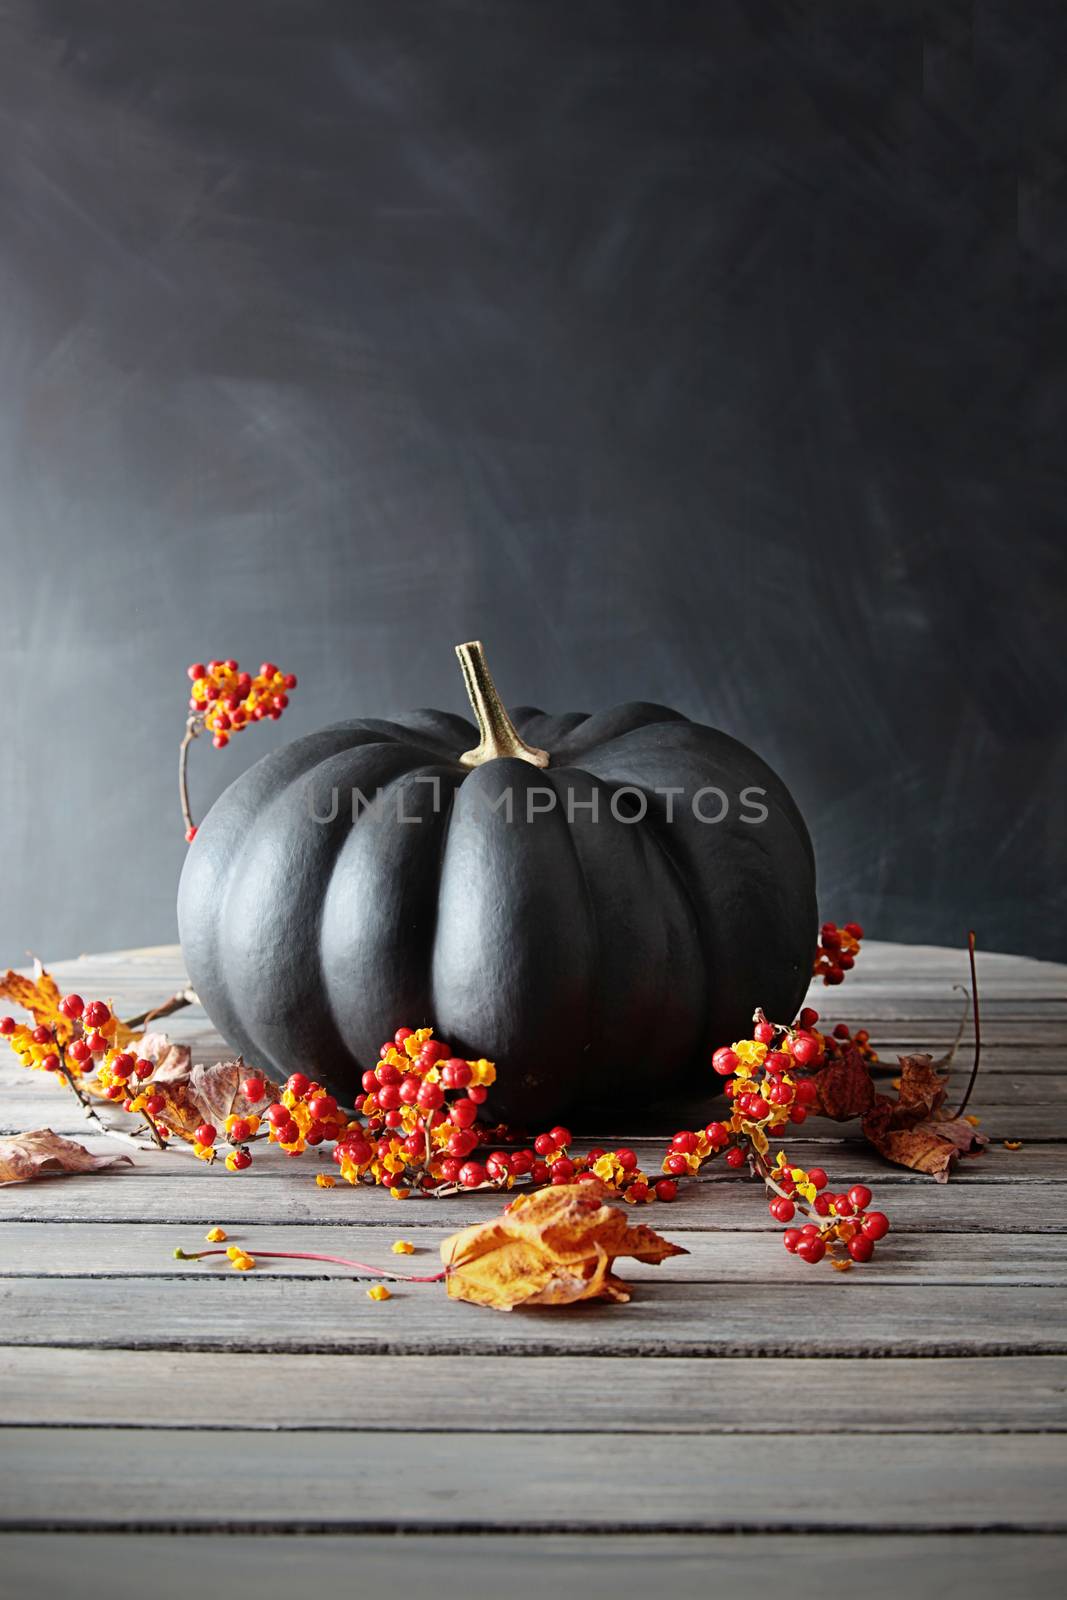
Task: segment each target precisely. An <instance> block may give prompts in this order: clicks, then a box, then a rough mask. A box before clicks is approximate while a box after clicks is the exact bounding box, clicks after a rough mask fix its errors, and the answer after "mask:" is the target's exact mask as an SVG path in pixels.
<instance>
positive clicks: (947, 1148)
mask: <svg viewBox="0 0 1067 1600" xmlns="http://www.w3.org/2000/svg"><path fill="white" fill-rule="evenodd" d="M947 1088H948V1073H947V1072H939V1071H938V1069H937V1066H936V1064H935V1063H934V1061H933V1059H932V1058H931V1057H930V1056H928V1055H915V1056H901V1057H900V1078H899V1088H898V1090H897V1098H896V1100H891V1099H890V1098H889V1096H888V1095H881V1094H880V1095H878V1096H877V1097H876V1099H875V1103H874V1105H873V1106H872V1107H871V1109H870V1110H869V1111H868V1112H867V1114H866V1116H865V1117H864V1119H863V1131H864V1134H865V1135H866V1137H867V1139H868V1140H869V1141H870V1143H871V1144H872V1145H873V1146H874V1148H875V1149H876V1150H877V1151H878V1152H879V1153H880V1154H881V1155H883V1156H885V1158H886V1160H887V1161H893V1162H895V1163H896V1165H897V1166H900V1167H908V1168H909V1169H910V1170H911V1171H912V1172H928V1173H929V1174H930V1175H931V1177H933V1178H936V1180H937V1181H938V1183H947V1182H948V1175H949V1171H950V1169H951V1167H952V1164H953V1163H954V1162H955V1161H956V1160H957V1159H958V1157H960V1156H967V1155H976V1154H978V1153H979V1152H980V1151H981V1150H982V1148H983V1147H984V1146H985V1145H986V1144H987V1143H988V1142H989V1141H988V1140H987V1138H986V1136H985V1134H984V1133H979V1132H978V1130H977V1128H976V1127H975V1126H974V1124H973V1123H971V1122H968V1121H967V1119H966V1118H965V1117H948V1116H945V1114H944V1104H945V1094H946V1092H947Z"/></svg>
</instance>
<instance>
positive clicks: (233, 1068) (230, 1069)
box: [185, 1056, 278, 1127]
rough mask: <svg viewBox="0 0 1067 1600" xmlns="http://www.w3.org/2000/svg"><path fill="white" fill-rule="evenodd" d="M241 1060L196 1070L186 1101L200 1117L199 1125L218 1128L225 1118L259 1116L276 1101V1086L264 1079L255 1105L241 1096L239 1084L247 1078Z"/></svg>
mask: <svg viewBox="0 0 1067 1600" xmlns="http://www.w3.org/2000/svg"><path fill="white" fill-rule="evenodd" d="M249 1075H250V1074H249V1071H248V1068H247V1067H246V1066H245V1064H244V1062H243V1061H242V1059H241V1057H240V1056H238V1057H237V1060H236V1061H217V1062H215V1064H214V1065H213V1066H210V1067H203V1066H196V1067H194V1068H193V1070H192V1072H191V1073H190V1075H189V1082H188V1084H187V1085H186V1090H185V1093H186V1097H187V1099H188V1100H189V1101H190V1102H191V1103H192V1104H193V1105H195V1106H197V1107H198V1108H199V1110H200V1111H201V1112H202V1113H203V1116H202V1118H201V1120H202V1121H207V1122H213V1123H217V1124H218V1125H219V1126H220V1127H221V1126H222V1124H223V1123H224V1122H225V1121H226V1118H227V1117H247V1116H250V1115H253V1114H254V1115H257V1116H262V1115H263V1112H264V1110H265V1108H266V1107H267V1106H268V1105H270V1104H271V1102H272V1101H274V1100H277V1098H278V1089H277V1085H276V1084H273V1083H271V1082H270V1080H269V1079H268V1078H264V1079H263V1087H264V1091H265V1093H264V1095H263V1098H262V1099H261V1100H257V1101H256V1102H255V1103H254V1104H253V1102H252V1101H251V1100H249V1098H248V1096H247V1095H244V1094H242V1093H241V1084H242V1082H243V1081H244V1079H245V1078H247V1077H248V1076H249Z"/></svg>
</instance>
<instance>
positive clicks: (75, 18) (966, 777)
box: [0, 0, 1067, 961]
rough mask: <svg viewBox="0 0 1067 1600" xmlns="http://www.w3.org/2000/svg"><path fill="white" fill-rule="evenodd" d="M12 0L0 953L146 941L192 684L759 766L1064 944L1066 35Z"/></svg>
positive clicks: (0, 438) (942, 925) (839, 16)
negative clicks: (760, 762) (652, 713)
mask: <svg viewBox="0 0 1067 1600" xmlns="http://www.w3.org/2000/svg"><path fill="white" fill-rule="evenodd" d="M930 9H931V10H932V11H933V13H934V16H933V18H931V17H930V16H928V15H927V14H926V12H927V8H919V7H914V6H911V5H908V4H903V3H885V4H872V3H864V4H856V5H834V4H828V3H826V4H807V5H806V4H802V3H794V4H779V5H765V4H759V3H747V0H746V3H744V4H742V3H740V0H738V3H736V4H712V3H708V4H704V5H689V4H682V3H673V4H667V3H663V0H660V3H657V4H653V3H647V4H646V3H630V4H626V3H619V0H615V3H611V4H609V3H604V4H593V3H583V0H572V3H566V4H565V3H562V0H559V3H548V0H522V3H520V0H484V3H477V0H466V3H460V0H376V3H363V0H344V3H343V0H333V3H316V0H309V3H306V4H299V3H295V0H293V3H287V4H278V3H272V0H226V3H224V4H223V3H220V0H210V3H204V0H181V3H180V4H173V3H162V0H159V3H157V0H94V3H93V4H92V5H88V6H87V5H86V4H85V3H84V0H36V3H29V0H24V3H13V0H0V140H2V144H0V539H2V563H0V581H2V583H3V618H2V628H0V674H2V679H0V681H2V688H0V718H2V724H3V726H2V738H0V772H2V797H3V808H4V814H3V823H2V831H0V885H2V889H0V894H2V899H0V960H10V961H14V960H16V959H18V958H21V957H22V955H23V952H24V951H25V950H26V949H27V948H30V949H33V950H35V951H37V952H39V953H40V954H41V955H43V956H45V957H48V958H53V959H54V958H58V957H61V956H67V955H70V954H73V953H75V952H77V951H80V950H83V949H89V948H96V949H106V948H109V947H113V946H117V945H132V944H139V943H148V942H155V941H166V940H171V939H173V938H174V937H175V921H174V909H173V908H174V889H175V883H176V879H177V874H178V870H179V867H180V863H181V858H182V853H183V851H184V848H185V846H184V843H183V840H182V833H181V827H180V822H179V817H178V812H177V801H176V794H175V781H174V762H175V752H176V748H177V742H178V738H179V735H180V732H181V726H182V721H183V716H184V701H185V694H186V688H187V685H186V682H185V678H184V669H185V666H186V664H187V663H188V662H189V661H190V660H192V659H194V658H196V657H208V656H211V655H213V654H220V655H226V654H234V655H236V656H238V657H239V658H240V659H241V661H242V663H247V664H249V665H256V664H258V662H259V660H260V659H261V658H262V656H263V655H265V654H266V655H269V656H271V657H273V658H274V659H276V660H277V661H279V662H280V663H281V664H282V665H283V666H284V667H286V668H288V669H291V670H294V671H296V672H297V673H299V675H300V679H301V687H300V689H299V690H298V692H297V695H296V696H295V697H294V702H293V706H292V708H291V710H290V711H289V712H288V713H287V715H286V717H285V718H284V719H283V721H282V722H281V723H280V724H278V725H277V726H276V727H270V728H268V729H267V730H264V729H262V728H257V729H255V730H253V731H252V732H250V733H249V734H247V735H245V736H244V737H242V738H241V739H240V740H238V741H236V742H235V744H234V745H233V746H231V748H230V749H229V750H227V751H226V752H224V753H221V754H218V753H216V752H214V751H212V750H210V749H209V748H205V747H203V746H200V747H198V748H197V749H196V750H195V751H194V761H193V772H192V785H193V793H194V805H195V807H196V808H197V810H198V811H202V810H203V809H204V808H205V807H206V805H207V803H208V801H209V800H210V799H211V797H212V796H213V795H214V794H215V793H217V792H218V790H219V789H220V788H221V787H222V786H223V785H224V784H225V783H227V782H228V781H229V780H230V779H231V778H232V777H233V776H235V775H236V774H237V772H238V771H239V770H241V769H242V768H243V766H245V765H246V764H247V763H249V762H251V761H252V760H254V759H255V758H256V757H257V756H259V755H261V754H263V753H265V751H266V750H267V749H268V748H269V747H270V746H271V744H272V743H273V742H277V741H281V740H284V739H286V738H292V737H295V736H296V735H298V734H301V733H303V732H306V731H309V730H310V729H312V728H313V727H315V726H316V725H318V724H320V723H322V722H326V721H331V720H337V719H339V718H342V717H345V716H347V715H350V714H359V713H368V714H377V715H382V714H386V713H388V712H390V711H396V710H400V709H403V708H405V707H409V706H413V705H425V704H437V705H441V706H444V707H448V708H452V709H459V708H460V707H461V704H462V689H461V685H460V681H459V676H458V673H457V672H456V670H455V665H454V660H453V657H452V645H453V643H454V642H456V641H458V640H462V639H466V638H470V637H481V638H482V639H484V640H485V642H486V644H487V646H488V648H489V650H490V655H491V660H492V663H493V665H494V667H495V669H496V673H497V677H498V681H499V683H500V686H501V689H502V691H503V693H504V694H505V696H506V697H507V698H511V699H513V700H525V701H534V702H536V703H540V704H542V705H544V706H545V707H547V708H553V709H564V708H572V707H573V708H583V709H593V708H597V707H600V706H602V705H604V704H607V703H610V702H612V701H613V700H617V699H624V698H647V699H661V700H665V701H667V702H670V703H672V704H674V705H677V706H678V707H679V708H681V709H682V710H684V711H686V712H688V713H689V714H691V715H693V716H695V717H699V718H702V719H706V720H708V721H711V722H714V723H717V724H719V725H721V726H723V727H725V728H727V729H729V730H730V731H731V732H733V733H735V734H736V735H738V736H739V737H741V738H742V739H744V740H746V741H748V742H750V743H751V744H753V745H754V746H755V747H756V748H757V749H759V750H760V751H761V753H763V754H764V755H765V756H766V757H767V758H768V759H769V760H770V761H771V762H772V763H773V764H774V765H775V766H777V767H778V768H779V770H780V771H781V772H782V774H783V775H784V776H785V777H786V779H787V781H788V782H789V783H790V784H791V786H792V787H793V789H794V792H795V793H796V795H797V797H798V799H799V801H800V803H801V805H802V807H803V809H804V810H805V812H806V814H807V817H808V821H809V823H810V826H811V829H812V833H813V835H814V838H815V842H816V848H817V851H818V856H819V865H820V874H821V900H822V907H823V911H824V914H826V915H829V916H833V917H836V918H838V919H840V920H844V919H846V918H850V917H857V918H859V919H860V920H862V921H863V922H864V923H865V924H866V925H867V928H868V930H869V931H870V932H872V933H874V934H877V935H879V936H882V937H887V938H895V939H905V940H920V941H927V940H930V941H940V942H959V941H961V940H962V938H963V936H964V931H965V929H966V927H967V926H968V925H969V924H971V923H973V924H974V925H975V926H976V928H977V929H978V933H979V938H980V940H981V941H982V943H983V944H984V945H985V946H986V947H999V948H1002V949H1012V950H1022V951H1026V952H1029V953H1031V954H1035V955H1045V956H1057V955H1058V956H1061V957H1063V956H1067V932H1065V929H1064V926H1063V919H1062V911H1063V901H1064V866H1065V854H1067V845H1065V829H1064V825H1063V824H1064V816H1063V801H1062V796H1063V788H1064V781H1065V778H1067V772H1065V743H1067V742H1065V737H1064V721H1065V717H1064V706H1065V696H1064V687H1065V685H1064V678H1065V653H1064V648H1063V625H1064V605H1063V600H1064V592H1065V586H1064V569H1063V555H1062V546H1063V535H1062V515H1061V511H1062V503H1063V479H1064V453H1063V430H1062V426H1061V423H1062V417H1063V414H1064V401H1065V377H1064V366H1063V364H1062V362H1061V361H1060V359H1059V354H1058V352H1057V348H1056V345H1057V338H1059V337H1062V333H1063V322H1064V302H1063V296H1062V281H1063V272H1064V270H1065V268H1067V229H1065V227H1064V209H1063V198H1064V183H1065V180H1064V177H1063V173H1064V170H1065V164H1064V162H1063V159H1062V154H1061V152H1062V148H1063V146H1062V137H1061V136H1062V133H1063V124H1064V121H1065V112H1064V96H1063V94H1062V84H1063V76H1064V72H1063V69H1064V59H1065V58H1064V52H1063V50H1062V48H1061V46H1062V40H1061V39H1060V38H1058V37H1057V35H1056V32H1055V31H1054V28H1053V22H1052V19H1054V18H1055V16H1056V12H1057V8H1056V7H1054V6H1049V7H1047V8H1046V7H1040V6H1028V5H1025V4H1024V5H1019V4H1007V3H1005V4H1002V5H999V6H993V7H988V6H981V7H978V6H976V7H973V8H972V7H958V6H952V5H944V6H940V7H933V8H930Z"/></svg>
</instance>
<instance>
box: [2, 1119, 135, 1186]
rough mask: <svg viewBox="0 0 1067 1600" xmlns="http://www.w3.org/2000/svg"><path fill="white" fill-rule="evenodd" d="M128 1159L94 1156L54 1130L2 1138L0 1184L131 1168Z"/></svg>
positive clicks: (35, 1130)
mask: <svg viewBox="0 0 1067 1600" xmlns="http://www.w3.org/2000/svg"><path fill="white" fill-rule="evenodd" d="M132 1165H133V1162H132V1161H131V1160H130V1158H129V1156H120V1155H116V1156H94V1155H93V1154H91V1152H90V1151H88V1150H86V1148H85V1146H84V1145H80V1144H75V1143H74V1141H73V1139H64V1138H62V1137H61V1136H60V1135H59V1134H58V1133H53V1132H52V1130H51V1128H35V1129H34V1130H33V1131H32V1133H16V1134H15V1135H14V1137H13V1138H10V1139H0V1183H27V1182H29V1180H30V1179H31V1178H56V1177H62V1176H64V1175H65V1174H67V1173H71V1172H99V1171H101V1170H102V1169H103V1168H105V1167H118V1166H127V1167H132Z"/></svg>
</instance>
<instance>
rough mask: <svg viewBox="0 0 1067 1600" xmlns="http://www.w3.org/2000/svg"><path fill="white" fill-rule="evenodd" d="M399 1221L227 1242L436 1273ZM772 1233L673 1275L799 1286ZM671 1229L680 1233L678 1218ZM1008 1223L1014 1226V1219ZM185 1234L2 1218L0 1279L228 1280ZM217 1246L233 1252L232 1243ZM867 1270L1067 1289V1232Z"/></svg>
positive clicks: (268, 1267) (429, 1256)
mask: <svg viewBox="0 0 1067 1600" xmlns="http://www.w3.org/2000/svg"><path fill="white" fill-rule="evenodd" d="M425 1214H426V1211H425V1208H420V1215H421V1217H422V1219H423V1220H420V1221H418V1222H415V1223H405V1224H404V1225H403V1226H401V1224H400V1223H399V1222H398V1225H397V1229H396V1232H395V1233H394V1232H393V1231H392V1230H389V1229H386V1228H384V1227H367V1226H365V1225H363V1224H360V1223H331V1224H323V1225H322V1226H321V1228H319V1229H317V1230H316V1234H315V1237H314V1238H313V1239H311V1238H309V1237H308V1230H307V1228H306V1227H291V1226H289V1225H288V1224H285V1223H273V1224H272V1223H263V1224H262V1225H252V1226H246V1227H241V1228H234V1229H231V1230H230V1232H229V1236H228V1239H227V1244H233V1243H239V1244H240V1245H241V1246H242V1247H243V1248H244V1249H246V1250H248V1251H250V1252H251V1254H252V1255H253V1256H255V1257H256V1261H257V1266H256V1271H257V1273H258V1275H259V1276H260V1277H268V1276H274V1277H282V1278H291V1277H305V1278H310V1277H314V1278H323V1277H333V1278H339V1277H347V1278H359V1279H364V1278H370V1277H372V1276H373V1274H371V1273H369V1272H366V1271H361V1270H356V1269H352V1268H348V1267H342V1266H339V1265H337V1264H336V1263H331V1262H322V1261H276V1260H272V1259H270V1258H269V1257H267V1256H260V1254H259V1252H260V1251H263V1250H303V1251H306V1250H313V1251H321V1252H325V1253H327V1254H330V1255H341V1256H345V1257H346V1258H347V1259H349V1260H352V1259H355V1260H359V1261H364V1262H368V1263H369V1264H370V1265H372V1266H379V1267H384V1268H386V1269H387V1270H390V1271H397V1272H414V1273H424V1272H436V1271H437V1270H438V1269H439V1267H440V1259H439V1255H438V1246H439V1244H440V1241H441V1239H442V1238H443V1237H444V1230H443V1229H442V1228H439V1227H436V1226H432V1225H430V1224H429V1223H428V1222H427V1221H426V1220H425ZM762 1220H763V1223H764V1231H762V1232H749V1233H734V1232H724V1231H719V1230H715V1231H695V1230H694V1231H687V1232H685V1233H684V1234H679V1235H678V1237H679V1242H682V1241H683V1240H684V1244H685V1248H686V1250H687V1251H689V1254H688V1255H685V1256H678V1257H676V1258H675V1259H673V1260H672V1262H671V1267H670V1276H671V1279H672V1281H678V1282H687V1283H689V1282H691V1283H731V1282H732V1283H741V1282H746V1283H778V1284H781V1285H783V1287H786V1286H788V1287H791V1286H792V1285H794V1284H795V1283H796V1282H797V1280H798V1274H799V1272H800V1271H801V1270H802V1266H801V1263H799V1262H797V1261H795V1260H793V1259H792V1258H791V1257H790V1256H789V1255H788V1254H787V1252H786V1250H785V1249H784V1248H783V1245H782V1229H781V1228H780V1227H779V1226H777V1225H776V1224H772V1223H771V1222H770V1219H769V1218H768V1217H767V1216H766V1215H765V1214H764V1216H763V1219H762ZM661 1226H662V1227H663V1228H664V1230H665V1231H666V1232H667V1233H668V1234H669V1233H670V1232H671V1229H670V1223H669V1220H667V1218H666V1217H664V1219H663V1220H662V1223H661ZM1004 1227H1005V1229H1006V1230H1007V1231H1008V1232H1013V1230H1012V1227H1011V1219H1010V1217H1006V1218H1005V1223H1004ZM394 1237H403V1238H404V1239H406V1240H408V1241H409V1242H410V1243H412V1244H414V1245H415V1246H416V1253H415V1254H414V1255H411V1256H400V1257H398V1256H395V1255H393V1254H392V1253H391V1250H390V1245H391V1243H392V1240H393V1238H394ZM175 1238H176V1234H175V1229H174V1226H173V1224H171V1223H142V1222H121V1223H96V1222H86V1223H49V1222H22V1223H20V1222H15V1223H10V1222H4V1223H0V1277H3V1278H12V1277H22V1278H42V1277H66V1278H85V1277H154V1278H160V1277H169V1278H181V1279H183V1280H185V1281H188V1280H189V1276H190V1271H191V1270H192V1271H195V1272H196V1273H197V1274H199V1275H203V1276H210V1275H212V1274H215V1275H218V1274H220V1273H221V1274H223V1275H225V1274H226V1273H228V1272H229V1271H230V1270H231V1268H230V1265H229V1262H228V1261H227V1259H226V1257H225V1255H220V1256H213V1257H209V1258H208V1259H206V1260H204V1261H201V1262H199V1263H196V1264H194V1265H193V1266H192V1267H191V1265H190V1263H189V1262H183V1261H176V1260H175V1259H174V1247H175ZM183 1248H184V1249H186V1250H188V1251H195V1250H203V1249H210V1248H212V1246H211V1245H209V1244H208V1243H207V1242H206V1241H205V1239H204V1237H203V1233H202V1230H197V1231H196V1232H193V1231H192V1230H189V1231H188V1232H187V1233H186V1234H185V1235H184V1238H183ZM214 1248H222V1249H225V1248H226V1246H225V1245H223V1246H215V1247H214ZM623 1272H624V1276H627V1275H628V1276H629V1277H631V1278H632V1279H633V1280H634V1281H640V1280H643V1279H651V1280H652V1281H654V1282H658V1281H659V1279H660V1277H661V1276H662V1269H661V1268H659V1267H654V1266H649V1265H647V1264H644V1263H642V1262H639V1261H635V1262H634V1263H633V1264H632V1266H630V1264H629V1263H627V1264H626V1266H625V1268H624V1269H623ZM864 1276H865V1277H866V1278H867V1279H868V1280H869V1281H870V1283H871V1284H879V1285H890V1284H919V1283H940V1284H953V1283H955V1284H972V1285H977V1284H982V1283H992V1284H1006V1283H1030V1284H1045V1285H1048V1286H1053V1287H1054V1286H1056V1285H1067V1233H1060V1234H1050V1233H1046V1234H1042V1235H1040V1236H1037V1235H1034V1234H1030V1235H1026V1236H1023V1237H1018V1238H1015V1237H1013V1238H1012V1242H1011V1243H1010V1244H1006V1243H1005V1236H1004V1232H1003V1231H1002V1232H1000V1233H975V1232H973V1231H972V1232H969V1233H966V1234H941V1233H929V1234H923V1233H912V1234H903V1233H901V1234H891V1235H890V1236H889V1238H888V1239H886V1241H885V1242H884V1243H883V1244H882V1245H881V1246H880V1247H879V1250H878V1256H877V1265H872V1266H871V1267H870V1268H869V1269H867V1270H866V1271H865V1274H864Z"/></svg>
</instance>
